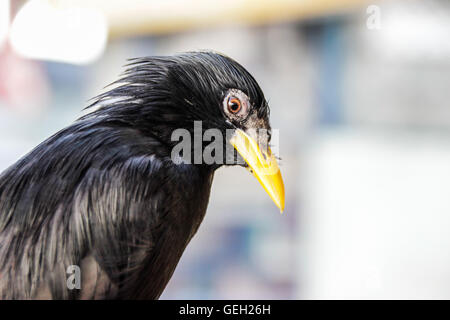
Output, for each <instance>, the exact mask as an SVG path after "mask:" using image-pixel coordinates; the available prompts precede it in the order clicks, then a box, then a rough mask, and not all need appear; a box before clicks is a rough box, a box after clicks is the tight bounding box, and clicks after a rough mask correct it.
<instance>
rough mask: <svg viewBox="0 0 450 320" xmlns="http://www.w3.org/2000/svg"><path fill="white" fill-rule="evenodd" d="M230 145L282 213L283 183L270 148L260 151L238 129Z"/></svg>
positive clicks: (256, 144)
mask: <svg viewBox="0 0 450 320" xmlns="http://www.w3.org/2000/svg"><path fill="white" fill-rule="evenodd" d="M230 143H231V145H232V146H233V147H234V148H235V149H236V150H237V151H238V152H239V154H240V155H241V156H242V158H244V160H245V162H247V164H248V166H249V167H250V169H251V171H252V173H253V175H254V176H255V177H256V179H258V181H259V183H260V184H261V185H262V186H263V188H264V190H266V192H267V193H268V194H269V196H270V198H272V200H273V202H275V204H276V205H277V207H278V208H280V212H281V213H282V212H283V210H284V183H283V178H282V177H281V172H280V168H279V167H278V163H277V160H276V159H275V156H274V155H273V154H272V152H271V150H270V148H269V147H268V148H267V151H266V152H263V151H261V149H260V148H259V145H258V143H257V142H256V141H255V139H253V138H251V137H250V136H249V135H247V134H246V133H245V132H244V131H242V130H240V129H236V131H235V134H234V135H233V137H232V138H231V140H230Z"/></svg>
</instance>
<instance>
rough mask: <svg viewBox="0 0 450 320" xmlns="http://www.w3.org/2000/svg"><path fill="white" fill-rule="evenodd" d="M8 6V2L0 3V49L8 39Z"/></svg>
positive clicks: (7, 0)
mask: <svg viewBox="0 0 450 320" xmlns="http://www.w3.org/2000/svg"><path fill="white" fill-rule="evenodd" d="M9 15H10V6H9V0H1V1H0V49H1V48H2V46H3V44H4V42H5V40H6V39H7V37H8V29H9Z"/></svg>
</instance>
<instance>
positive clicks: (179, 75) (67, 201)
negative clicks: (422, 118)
mask: <svg viewBox="0 0 450 320" xmlns="http://www.w3.org/2000/svg"><path fill="white" fill-rule="evenodd" d="M91 107H93V109H92V111H91V112H90V113H88V114H87V115H85V116H83V117H81V118H80V119H78V120H77V121H75V122H74V123H73V124H72V125H70V126H69V127H67V128H65V129H63V130H61V131H59V132H58V133H56V134H55V135H53V136H51V137H50V138H48V139H47V140H45V141H44V142H43V143H41V144H40V145H38V146H37V147H36V148H35V149H34V150H32V151H31V152H30V153H28V154H27V155H26V156H24V157H23V158H22V159H20V160H19V161H18V162H16V163H15V164H14V165H12V166H11V167H10V168H8V169H7V170H6V171H4V172H3V173H2V174H1V175H0V298H3V299H39V298H44V299H49V298H52V299H157V298H158V297H159V296H160V295H161V293H162V291H163V290H164V288H165V286H166V284H167V282H168V281H169V279H170V277H171V276H172V273H173V272H174V270H175V267H176V265H177V263H178V261H179V259H180V257H181V255H182V253H183V251H184V249H185V248H186V246H187V244H188V243H189V241H190V239H191V238H192V236H193V235H194V234H195V233H196V231H197V229H198V227H199V225H200V223H201V221H202V219H203V217H204V215H205V212H206V208H207V205H208V199H209V194H210V189H211V184H212V180H213V176H214V172H215V170H216V169H218V168H219V167H221V166H222V165H223V164H224V163H225V164H238V165H242V166H245V167H247V168H248V169H250V171H252V172H253V174H254V175H255V176H256V178H257V179H258V180H259V181H260V183H261V184H262V185H263V186H264V188H265V189H266V191H267V192H268V193H269V195H270V196H271V198H272V199H273V200H274V201H275V203H276V205H277V206H278V207H279V208H280V210H281V211H282V210H283V208H284V187H283V181H282V179H281V174H280V172H279V169H278V166H277V162H276V160H275V157H274V156H273V155H272V154H271V151H270V148H269V147H268V144H267V142H268V141H263V139H261V138H260V137H259V136H258V135H255V133H254V132H253V131H252V130H251V129H267V130H268V136H269V138H268V140H270V125H269V107H268V104H267V102H266V100H265V98H264V95H263V92H262V91H261V89H260V87H259V86H258V84H257V82H256V81H255V79H254V78H253V77H252V76H251V75H250V74H249V73H248V72H247V71H246V70H245V69H244V68H243V67H242V66H241V65H240V64H238V63H237V62H236V61H234V60H232V59H231V58H229V57H226V56H224V55H221V54H218V53H212V52H190V53H183V54H179V55H176V56H168V57H161V56H159V57H144V58H138V59H134V60H131V63H130V64H128V69H127V70H126V71H125V73H124V75H123V77H122V78H121V79H120V80H119V81H117V84H116V86H115V87H114V88H113V89H110V90H109V91H107V92H105V93H103V94H101V95H99V96H98V97H96V99H95V100H94V103H93V104H92V105H91ZM196 121H201V125H202V128H201V130H202V131H201V132H202V133H204V132H206V130H208V129H218V130H220V132H221V133H223V137H226V133H227V130H228V132H229V131H230V130H231V133H232V135H231V137H229V138H227V139H223V142H222V144H223V147H224V148H226V147H228V146H229V145H230V144H231V145H232V146H233V147H234V149H236V150H237V153H236V152H234V149H233V147H231V150H232V151H233V155H232V157H231V159H232V162H231V163H230V161H229V160H230V154H229V153H226V152H225V153H223V156H222V157H223V159H220V160H223V161H215V162H214V163H209V164H207V163H205V162H201V163H196V162H195V161H190V160H192V157H191V158H189V157H186V155H185V154H184V152H185V151H186V150H185V151H183V154H181V153H180V156H179V158H177V159H174V157H173V155H172V151H173V149H174V147H175V146H176V145H177V144H178V143H179V141H174V140H173V137H172V134H173V132H174V130H176V129H180V128H182V129H184V130H185V131H187V132H189V133H191V134H193V135H194V134H195V122H196ZM197 123H198V122H197ZM227 137H228V136H227ZM194 145H195V143H194ZM199 148H200V152H203V151H204V150H205V148H206V144H205V143H204V142H202V143H201V144H200V147H199V146H198V145H197V146H196V147H195V148H194V147H192V152H193V154H195V152H199ZM188 151H189V150H188ZM186 154H189V152H187V151H186ZM217 155H219V156H220V154H214V156H215V157H216V159H217ZM239 157H242V158H243V159H244V160H245V162H243V161H242V162H240V161H239V159H240V158H239ZM242 158H241V159H242ZM180 159H181V161H180ZM227 161H228V162H227ZM72 266H79V268H80V269H79V270H80V271H81V273H80V274H81V282H80V283H81V289H77V287H76V286H75V288H73V287H70V286H69V280H70V279H68V277H69V275H70V272H69V274H68V273H67V272H68V270H69V269H70V268H72V269H70V270H76V269H73V268H74V267H72ZM76 275H77V273H76V272H75V276H76ZM72 280H73V279H72ZM75 284H76V281H75Z"/></svg>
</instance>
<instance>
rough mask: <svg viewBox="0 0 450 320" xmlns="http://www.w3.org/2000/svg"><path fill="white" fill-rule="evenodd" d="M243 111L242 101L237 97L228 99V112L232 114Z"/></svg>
mask: <svg viewBox="0 0 450 320" xmlns="http://www.w3.org/2000/svg"><path fill="white" fill-rule="evenodd" d="M239 110H241V101H240V100H239V99H238V98H236V97H230V98H229V99H228V111H230V112H231V113H238V112H239Z"/></svg>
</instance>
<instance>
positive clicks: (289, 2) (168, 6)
mask: <svg viewBox="0 0 450 320" xmlns="http://www.w3.org/2000/svg"><path fill="white" fill-rule="evenodd" d="M53 2H54V3H56V4H57V5H59V6H63V7H67V6H70V5H71V4H72V3H73V4H76V5H77V6H83V7H94V8H96V9H99V10H101V11H103V12H104V13H105V15H106V16H107V18H108V23H109V26H110V31H111V36H112V37H118V36H129V35H136V34H163V33H170V32H178V31H183V30H186V29H194V28H202V27H207V28H211V27H214V26H218V25H230V24H241V25H246V24H253V25H254V24H264V23H274V22H283V21H295V20H299V19H306V18H313V17H318V16H321V15H330V14H336V13H339V12H344V11H346V10H350V9H354V8H357V7H358V6H363V5H364V4H367V3H369V1H367V0H279V1H273V0H228V1H210V0H171V1H164V0H153V1H136V0H77V1H72V0H53ZM372 2H373V1H372Z"/></svg>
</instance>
